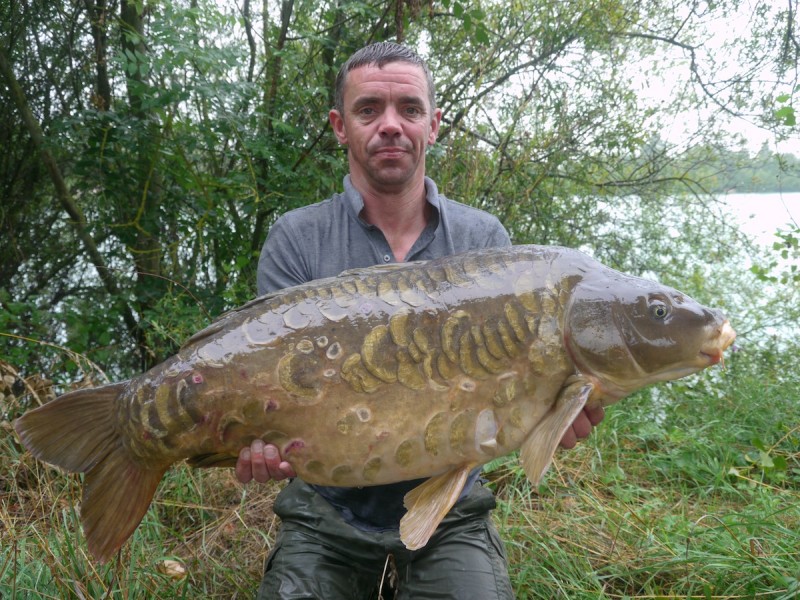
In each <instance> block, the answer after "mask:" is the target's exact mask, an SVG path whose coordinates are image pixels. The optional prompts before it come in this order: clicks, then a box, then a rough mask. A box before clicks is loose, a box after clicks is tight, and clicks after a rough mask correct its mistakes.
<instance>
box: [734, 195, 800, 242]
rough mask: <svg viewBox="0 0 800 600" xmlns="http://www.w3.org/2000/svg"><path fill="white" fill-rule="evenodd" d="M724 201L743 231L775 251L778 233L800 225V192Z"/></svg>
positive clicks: (740, 197)
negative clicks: (773, 245) (779, 230)
mask: <svg viewBox="0 0 800 600" xmlns="http://www.w3.org/2000/svg"><path fill="white" fill-rule="evenodd" d="M721 200H722V201H723V202H725V204H726V205H727V206H728V207H729V208H730V210H731V216H733V218H734V219H735V220H736V222H737V223H738V225H739V228H740V229H741V230H742V231H743V232H744V233H746V234H747V235H748V236H750V237H752V238H753V239H754V240H755V241H756V242H757V243H758V244H759V245H760V246H765V247H769V248H771V247H772V244H773V243H774V242H776V241H778V238H776V237H775V232H776V231H777V230H778V229H779V228H780V229H784V230H786V229H787V227H788V225H789V224H790V223H794V224H800V192H791V193H786V194H728V195H726V196H723V197H721Z"/></svg>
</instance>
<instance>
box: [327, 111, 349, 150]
mask: <svg viewBox="0 0 800 600" xmlns="http://www.w3.org/2000/svg"><path fill="white" fill-rule="evenodd" d="M328 120H330V122H331V127H332V128H333V133H334V134H335V135H336V139H337V140H339V143H340V144H341V145H342V146H346V145H347V131H346V130H345V126H344V117H343V116H342V114H341V113H340V112H339V111H338V110H336V109H335V108H333V109H331V111H330V112H329V113H328Z"/></svg>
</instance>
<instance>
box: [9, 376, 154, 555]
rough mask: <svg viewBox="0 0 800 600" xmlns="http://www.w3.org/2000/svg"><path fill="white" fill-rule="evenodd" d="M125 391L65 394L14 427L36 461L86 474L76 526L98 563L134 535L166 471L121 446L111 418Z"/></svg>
mask: <svg viewBox="0 0 800 600" xmlns="http://www.w3.org/2000/svg"><path fill="white" fill-rule="evenodd" d="M127 385H128V384H127V382H120V383H115V384H111V385H106V386H102V387H99V388H89V389H84V390H76V391H74V392H69V393H67V394H64V395H63V396H60V397H58V398H57V399H55V400H53V401H52V402H48V403H47V404H45V405H44V406H41V407H39V408H36V409H34V410H31V411H29V412H27V413H25V414H24V415H22V416H21V417H20V418H19V419H17V420H16V421H15V422H14V428H15V429H16V431H17V434H19V437H20V439H21V440H22V443H23V444H25V447H26V448H28V450H30V451H31V454H33V455H34V456H35V457H36V458H38V459H39V460H42V461H44V462H47V463H50V464H53V465H56V466H59V467H61V468H63V469H65V470H67V471H70V472H73V473H85V474H86V475H85V477H84V484H83V499H82V502H81V523H82V524H83V530H84V534H85V535H86V542H87V545H88V547H89V551H90V552H91V553H92V555H93V556H94V557H95V558H96V559H97V560H99V561H100V562H104V561H106V560H108V559H109V558H110V557H111V556H113V554H114V552H116V551H117V550H118V549H119V548H120V546H122V544H123V543H125V540H127V539H128V537H130V535H131V534H132V533H133V531H134V530H135V529H136V527H137V526H138V524H139V522H140V521H141V520H142V517H144V514H145V513H146V512H147V508H148V507H149V506H150V502H151V501H152V499H153V495H154V494H155V491H156V487H157V486H158V482H159V481H160V480H161V478H162V477H163V475H164V473H165V472H166V469H167V466H164V467H160V466H150V465H142V464H141V463H138V462H137V461H136V460H135V459H134V457H132V456H131V455H130V453H129V452H128V450H127V448H126V447H125V446H124V445H123V443H122V437H121V436H120V434H119V433H118V431H117V430H116V427H115V418H114V417H115V410H116V404H117V402H118V398H119V397H120V395H121V394H123V393H124V391H125V390H126V389H127Z"/></svg>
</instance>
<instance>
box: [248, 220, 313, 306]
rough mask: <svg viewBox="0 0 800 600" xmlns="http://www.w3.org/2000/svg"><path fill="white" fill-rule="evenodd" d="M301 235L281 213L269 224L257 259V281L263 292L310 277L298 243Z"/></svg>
mask: <svg viewBox="0 0 800 600" xmlns="http://www.w3.org/2000/svg"><path fill="white" fill-rule="evenodd" d="M301 243H302V238H301V237H300V236H299V235H297V234H296V233H295V232H294V230H293V227H292V225H291V223H289V222H288V220H287V219H285V218H283V217H281V218H279V219H278V220H277V221H275V223H274V224H273V225H272V227H271V228H270V230H269V234H267V240H266V241H265V242H264V245H263V246H262V248H261V256H260V258H259V259H258V272H257V273H256V282H257V284H258V294H259V295H263V294H267V293H269V292H275V291H277V290H281V289H283V288H287V287H292V286H295V285H299V284H301V283H306V282H307V281H310V280H311V270H310V268H309V266H308V261H307V257H306V256H305V253H306V252H307V249H304V248H302V247H301V245H300V244H301Z"/></svg>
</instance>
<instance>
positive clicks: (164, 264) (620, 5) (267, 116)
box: [0, 0, 798, 377]
mask: <svg viewBox="0 0 800 600" xmlns="http://www.w3.org/2000/svg"><path fill="white" fill-rule="evenodd" d="M739 7H740V2H738V1H737V0H728V1H726V2H721V3H713V4H712V3H707V4H706V3H695V4H692V5H689V6H687V5H686V4H685V3H683V2H677V1H676V2H674V3H672V4H670V3H664V2H660V1H659V2H656V1H655V0H652V1H646V2H640V1H633V0H570V1H569V2H556V1H555V0H536V1H534V2H510V3H509V2H502V3H501V2H488V1H484V2H478V3H470V4H467V3H461V2H456V1H454V0H442V1H441V2H433V1H427V2H420V1H419V0H391V1H379V0H367V1H354V0H335V1H330V0H328V1H319V2H312V1H310V0H281V1H280V2H278V1H277V0H274V1H272V2H271V1H269V0H264V2H263V3H261V4H258V5H253V4H252V3H251V2H250V0H244V1H243V2H242V4H241V5H240V6H238V7H234V6H233V5H224V4H219V3H214V2H210V1H208V0H165V1H164V2H147V1H146V0H84V1H83V2H72V3H70V2H63V1H57V2H45V1H44V0H20V1H18V2H14V3H9V4H7V5H3V6H2V8H0V19H2V25H3V26H2V32H3V33H2V38H0V81H2V82H3V83H4V85H3V87H2V89H0V108H1V109H2V110H3V111H4V113H3V114H6V115H9V118H8V119H6V120H4V122H3V123H2V124H0V141H1V142H2V144H3V148H4V149H7V150H4V152H3V153H2V158H1V159H0V169H2V170H1V171H0V189H1V190H2V192H3V204H2V222H1V223H0V228H1V230H2V234H3V235H2V236H1V237H0V252H1V253H2V256H3V257H8V258H4V260H3V261H2V263H1V264H0V303H2V306H3V313H2V315H1V316H0V331H3V332H5V333H6V335H5V336H2V337H0V339H1V340H2V341H1V342H0V343H2V345H3V348H4V350H3V353H4V355H7V356H8V357H9V358H10V359H11V360H13V361H15V362H16V363H17V364H25V365H27V366H28V367H29V368H30V369H32V370H41V371H45V372H50V373H54V372H60V373H68V374H69V373H71V371H70V369H72V370H73V371H74V369H75V368H76V367H75V365H72V364H71V363H70V364H69V365H63V364H61V363H60V361H62V360H64V356H63V354H62V353H59V352H57V351H49V350H48V351H45V350H44V349H43V348H41V347H39V346H36V345H32V343H31V342H30V341H29V340H30V339H33V340H39V341H46V342H48V343H52V344H56V345H60V346H66V347H69V348H71V349H72V350H74V351H76V352H79V353H83V354H85V355H86V356H87V357H89V358H91V359H92V360H94V361H95V362H97V363H99V364H100V365H102V366H103V367H105V368H107V369H109V370H110V371H111V373H112V375H125V374H130V373H131V372H133V371H137V370H140V369H142V368H146V367H148V366H150V365H152V364H154V363H156V362H158V361H160V360H161V359H163V358H164V357H165V356H166V355H168V354H169V353H171V352H173V351H174V350H175V349H176V347H177V346H178V345H179V344H180V342H181V341H182V340H183V339H184V338H185V337H186V336H187V335H188V334H189V333H191V332H192V331H194V330H196V329H197V328H199V327H200V326H202V325H203V324H205V323H206V322H207V321H208V320H209V318H210V317H211V316H213V315H216V314H219V313H220V312H221V311H223V310H224V309H226V308H228V307H231V306H233V305H236V304H239V303H241V302H243V301H245V300H247V299H248V298H250V297H251V296H252V294H253V289H254V285H253V283H254V281H253V280H254V266H255V264H256V260H257V256H258V252H259V249H260V246H261V244H262V242H263V239H264V237H265V234H266V231H267V228H268V227H269V225H270V223H271V222H272V221H273V220H274V219H275V218H276V217H277V215H279V214H280V213H282V212H284V211H286V210H288V209H290V208H292V207H295V206H299V205H302V204H307V203H309V202H313V201H316V200H318V199H321V198H324V197H327V196H328V195H330V193H331V192H332V191H334V190H336V189H337V188H338V187H339V186H340V180H341V177H342V176H343V174H344V173H345V172H346V161H345V156H344V154H343V151H342V150H341V149H339V148H338V147H337V146H336V144H335V143H334V140H333V136H332V135H331V133H330V132H329V130H328V124H327V118H326V115H327V111H328V108H329V107H330V106H331V104H332V101H331V100H332V99H331V94H332V88H333V78H334V76H335V73H336V69H337V68H338V65H340V64H341V63H342V62H343V60H344V59H345V58H346V57H347V56H348V55H349V54H350V53H352V51H353V50H355V49H356V48H358V47H360V46H362V45H364V44H365V43H368V42H370V41H376V40H384V39H393V40H401V41H405V42H406V43H408V44H410V45H412V46H414V47H416V48H417V49H419V51H420V52H421V53H422V54H424V55H425V56H427V57H428V58H429V61H430V63H431V66H432V68H433V70H434V73H435V76H436V80H437V82H438V102H439V104H440V106H441V107H442V109H443V111H444V122H443V127H442V131H441V139H440V143H439V144H437V146H436V147H435V148H434V149H433V150H432V152H431V167H430V170H431V174H432V175H433V176H434V177H435V178H436V180H437V182H438V183H439V184H440V187H441V188H442V189H443V190H444V191H445V192H446V193H447V194H448V195H450V196H451V197H454V198H458V199H464V200H467V201H469V202H472V203H474V204H476V205H478V206H481V207H484V208H487V209H489V210H491V211H493V212H495V213H496V214H497V215H498V216H499V217H500V218H501V219H502V220H503V222H504V223H506V225H507V226H508V227H509V229H510V230H511V233H512V235H513V237H514V239H515V241H517V242H520V243H521V242H532V241H535V242H539V243H563V244H568V245H571V246H580V247H586V248H591V249H594V250H595V251H596V253H597V254H598V255H599V256H600V257H601V258H603V259H604V260H606V261H607V262H609V263H611V264H612V265H615V266H620V267H625V268H629V269H632V270H638V271H646V270H648V269H650V270H655V269H666V270H668V271H669V270H672V271H674V272H676V273H677V272H680V271H681V270H682V269H684V267H685V266H686V264H687V262H686V261H687V260H688V256H682V257H676V258H675V259H674V260H673V261H666V262H665V261H663V260H662V258H663V254H662V252H661V251H662V250H663V249H664V248H670V244H669V240H670V235H671V234H672V233H671V230H670V229H669V227H668V226H667V225H666V224H665V223H664V222H663V220H662V219H659V214H660V211H661V210H662V209H663V208H664V207H665V205H666V204H665V203H666V202H667V199H669V200H668V201H669V202H671V203H673V205H674V206H675V207H676V209H677V208H680V207H681V206H685V205H686V204H687V203H692V202H694V203H697V202H703V203H704V204H705V205H707V206H712V203H711V199H710V197H709V196H708V195H707V192H708V191H709V190H710V189H711V186H709V185H708V182H709V179H708V178H709V170H710V169H711V168H712V166H711V165H713V164H714V163H713V160H714V156H713V155H712V154H711V153H704V152H703V151H701V150H702V149H703V148H706V149H707V148H718V147H721V146H722V145H724V142H725V130H724V122H723V120H722V119H723V117H726V118H727V117H729V116H732V115H736V116H743V117H748V118H750V119H753V120H755V121H757V122H758V123H760V124H761V125H762V126H764V127H773V126H774V127H779V126H781V125H785V118H786V115H785V114H784V113H785V111H784V113H782V114H783V116H782V117H781V116H780V115H778V114H776V113H777V111H776V110H775V109H774V103H771V104H769V106H767V105H766V104H764V99H765V98H767V97H770V96H771V95H775V96H777V93H778V91H779V90H781V94H782V95H781V96H780V97H781V98H782V100H781V103H782V104H781V107H782V108H783V107H791V105H792V94H794V93H796V89H795V80H796V73H795V72H794V71H793V70H792V67H791V65H792V64H794V65H796V64H797V53H798V45H797V43H796V38H795V32H794V10H795V6H794V1H793V0H790V2H789V4H788V5H786V6H784V7H775V6H772V5H771V4H769V3H765V2H762V3H757V4H756V6H755V9H754V12H753V15H754V16H753V24H754V25H753V30H752V31H751V32H750V34H749V35H744V32H743V35H741V36H733V37H731V38H730V40H729V42H726V43H727V44H728V46H726V47H725V48H723V49H720V48H719V47H718V46H714V45H713V44H711V42H712V41H713V38H711V36H710V34H708V33H707V30H706V26H707V23H708V21H709V19H711V18H712V17H715V16H717V15H720V14H725V13H727V12H730V11H734V10H738V9H739ZM707 48H711V50H713V52H710V53H706V49H707ZM723 51H724V52H725V53H726V54H725V56H736V57H737V63H736V67H737V69H736V70H735V72H733V71H731V70H730V68H729V65H721V63H720V60H719V57H720V56H721V54H720V52H723ZM792 61H794V63H792ZM667 67H669V68H671V69H672V70H671V71H670V73H673V74H677V75H676V77H678V76H680V77H683V78H684V79H685V82H686V85H685V86H684V88H681V89H680V90H678V91H676V93H675V95H674V96H673V97H670V98H668V99H667V101H666V102H664V103H663V104H662V105H661V106H653V105H652V104H647V103H645V102H644V101H643V96H642V94H641V92H640V90H639V88H637V86H639V85H641V82H642V80H643V78H642V77H634V76H633V75H632V74H631V68H636V69H638V71H639V72H640V73H642V74H643V77H644V79H645V80H646V78H647V77H651V78H654V77H657V76H658V75H659V74H660V73H662V72H663V71H664V70H665V69H666V68H667ZM767 76H768V77H769V78H771V80H772V83H771V84H770V86H766V87H765V85H764V82H763V80H764V79H765V78H766V77H767ZM687 86H688V87H687ZM755 90H758V93H755V92H754V91H755ZM786 90H795V91H791V92H787V91H786ZM687 108H695V109H697V110H702V114H703V115H704V119H703V120H702V121H701V122H698V123H699V124H696V126H695V129H694V131H693V132H690V133H689V136H688V137H687V138H686V139H688V140H689V141H688V142H686V143H685V144H682V145H676V144H675V142H674V141H671V140H669V139H667V138H668V136H665V135H662V134H663V133H665V132H664V127H663V123H664V122H667V121H668V120H669V119H671V118H674V117H673V115H675V114H677V112H678V111H685V110H686V109H687ZM780 131H784V130H783V129H782V130H780ZM633 199H636V207H637V208H636V212H635V214H630V215H626V217H629V218H626V219H620V218H619V206H620V205H622V204H624V203H626V202H628V201H631V202H632V201H633ZM631 206H632V205H631ZM680 227H681V228H682V230H684V229H685V234H684V235H685V236H686V237H687V239H692V240H695V241H696V243H698V244H699V243H705V244H707V245H708V246H713V242H712V241H709V240H715V239H716V240H719V239H723V240H724V239H725V236H727V235H728V232H727V231H725V230H724V227H723V228H720V225H719V223H718V222H717V221H716V220H715V219H713V218H712V217H711V216H709V218H707V219H705V220H702V221H698V220H697V219H686V220H685V221H683V222H682V223H681V225H680ZM643 239H647V240H648V244H644V245H643V244H642V240H643ZM651 246H652V247H657V248H658V249H659V251H654V252H652V253H647V252H645V251H643V248H647V247H651ZM673 253H674V250H673ZM22 338H25V339H22ZM70 360H71V359H70ZM69 376H70V377H71V376H72V375H69Z"/></svg>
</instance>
